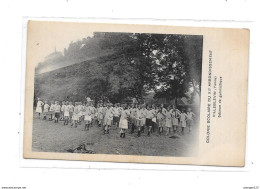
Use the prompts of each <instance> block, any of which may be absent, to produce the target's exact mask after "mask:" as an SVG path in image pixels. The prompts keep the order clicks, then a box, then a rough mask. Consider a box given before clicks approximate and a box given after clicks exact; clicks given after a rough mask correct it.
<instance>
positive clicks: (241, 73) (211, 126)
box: [24, 21, 249, 166]
mask: <svg viewBox="0 0 260 189" xmlns="http://www.w3.org/2000/svg"><path fill="white" fill-rule="evenodd" d="M27 31H28V34H27V60H26V90H25V91H26V97H25V122H24V158H38V159H57V160H84V161H109V162H132V163H163V164H195V165H219V166H244V163H245V141H246V140H245V139H246V138H245V136H246V108H247V82H248V79H247V78H248V76H247V74H248V53H249V30H247V29H224V28H199V27H175V26H151V25H120V24H95V23H65V22H43V21H29V22H28V30H27ZM94 32H101V33H106V32H116V33H133V34H138V33H141V34H143V33H146V34H151V36H153V34H165V35H168V34H169V35H170V34H174V35H179V36H181V35H187V36H193V35H194V36H203V46H202V72H201V83H200V85H201V87H200V88H201V91H200V109H199V117H197V119H196V120H197V122H196V123H197V124H195V125H196V132H197V135H196V136H195V138H196V139H195V140H192V142H194V144H192V143H188V144H187V145H188V146H187V145H186V143H185V141H186V140H190V139H189V138H190V137H189V136H193V135H194V134H193V133H194V132H195V131H194V132H193V131H192V133H191V134H189V133H185V134H184V135H173V136H175V139H173V140H174V141H173V140H172V141H169V142H168V138H169V137H170V136H171V135H169V136H165V134H163V135H162V136H161V135H160V136H157V135H158V134H157V133H156V134H155V132H154V133H152V134H151V135H152V136H151V137H150V138H152V137H157V138H158V140H160V139H161V140H165V143H163V144H158V145H154V144H153V145H149V144H150V143H149V142H147V141H149V140H152V139H153V138H152V139H150V138H149V137H147V136H146V134H145V136H144V134H143V136H141V137H139V138H138V137H137V138H136V137H132V136H133V135H131V137H132V138H131V140H133V144H134V145H132V144H128V143H126V142H122V140H124V141H127V140H130V139H129V138H130V135H129V136H128V133H127V136H126V138H122V140H121V138H119V136H118V138H116V139H115V140H117V141H118V142H116V143H117V144H118V145H116V149H120V145H122V146H121V148H122V150H123V149H124V148H126V149H128V151H129V153H125V152H124V153H123V152H122V153H121V152H120V151H119V152H117V151H116V150H115V148H112V149H111V153H110V152H109V153H102V152H104V151H105V150H103V151H102V149H103V148H109V147H110V144H109V143H110V142H109V141H112V140H114V138H112V139H111V137H110V136H113V135H112V134H113V133H118V135H119V131H120V130H119V129H118V130H112V129H111V131H110V135H105V137H106V136H108V137H107V141H108V142H107V143H106V142H105V143H102V144H101V143H99V142H95V143H94V144H92V142H90V143H89V145H90V146H91V145H93V146H94V147H93V149H98V150H96V151H95V150H94V151H95V153H93V154H92V153H69V152H68V151H65V150H60V151H59V150H48V149H47V148H46V147H45V143H43V141H45V140H43V139H40V138H41V137H42V138H47V140H49V141H50V140H51V142H50V143H48V145H53V146H55V145H56V147H60V148H63V146H62V145H63V143H60V140H59V138H62V137H63V136H62V134H61V135H59V133H61V132H63V131H64V132H66V131H65V130H64V129H65V128H64V129H62V128H60V129H61V130H57V134H56V135H53V133H52V135H51V136H52V137H51V138H48V136H49V134H51V133H48V132H53V130H52V129H53V126H50V127H51V128H50V130H51V131H48V128H49V125H51V124H53V122H52V121H50V122H48V121H47V122H44V123H43V122H41V121H43V120H38V118H37V114H36V113H35V109H34V99H35V86H36V85H35V81H36V80H35V78H36V77H43V76H39V75H40V74H52V73H55V74H59V69H60V68H57V70H58V71H56V72H55V69H52V70H51V71H49V70H48V71H45V72H44V73H35V71H36V67H37V66H38V63H39V62H40V61H41V59H39V57H40V56H43V55H44V56H45V55H46V56H47V55H48V54H50V52H44V51H45V50H44V49H46V51H49V49H48V48H54V46H52V45H53V44H55V45H57V46H59V45H60V46H61V47H60V48H62V47H63V48H66V47H67V46H66V44H64V45H63V44H62V42H64V40H65V39H67V38H70V39H74V40H76V41H77V40H80V39H82V38H83V36H86V37H88V36H90V37H92V34H93V33H94ZM83 34H84V35H83ZM152 39H153V38H152ZM55 40H57V42H56V43H53V41H55ZM61 44H62V45H61ZM41 45H45V46H44V48H40V47H39V46H41ZM81 47H84V45H83V46H81ZM101 52H104V53H105V51H101ZM156 52H157V51H154V54H156ZM55 53H56V46H55ZM94 53H95V52H94ZM64 56H65V52H64ZM101 59H102V57H101ZM91 60H92V59H91ZM91 60H90V61H91ZM81 62H84V61H79V62H78V63H81ZM75 64H76V63H75ZM69 66H71V65H68V67H69ZM65 69H66V68H65ZM53 70H54V72H52V71H53ZM62 73H63V72H62ZM37 74H38V76H36V75H37ZM49 76H51V75H49ZM37 81H38V80H37ZM39 81H42V82H43V80H39ZM53 82H54V83H55V82H56V81H53ZM66 82H68V81H67V80H66V78H64V83H66ZM49 85H50V88H52V87H51V86H54V85H52V83H51V82H50V83H49ZM71 85H73V83H72V84H71ZM37 86H41V83H37ZM55 86H56V87H57V85H55ZM43 90H45V89H43ZM46 90H49V88H48V89H46ZM53 90H58V89H57V88H53ZM72 93H73V92H72ZM73 94H74V93H73ZM40 97H41V98H42V99H43V101H44V99H45V98H47V97H46V95H45V96H44V95H43V96H40ZM48 98H51V97H49V96H48ZM48 100H60V101H62V100H61V99H48ZM177 107H178V104H177ZM36 111H37V110H36ZM121 117H122V115H121ZM44 121H45V120H44ZM34 123H37V124H38V123H39V125H41V126H39V127H38V126H37V128H36V127H35V125H34ZM42 124H43V125H44V124H45V125H48V127H45V126H42ZM59 124H60V125H61V123H59ZM62 124H63V122H62ZM56 125H57V124H56ZM60 125H59V127H61V126H60ZM83 125H84V124H83ZM57 126H58V125H57ZM147 126H148V128H149V125H147ZM112 127H113V126H112ZM180 127H181V126H180ZM35 128H36V129H35ZM34 129H35V130H34ZM57 129H59V128H57ZM66 129H67V128H66ZM91 129H92V128H90V131H91ZM94 129H97V127H95V126H94V127H93V129H92V132H94ZM185 129H186V128H185ZM39 130H41V132H40V133H39V132H38V131H39ZM74 131H75V132H78V130H77V131H76V130H71V131H68V132H71V133H75V132H74ZM145 131H146V130H145ZM147 131H148V132H149V130H148V129H147ZM120 132H121V131H120ZM123 132H124V131H123ZM156 132H157V131H156ZM82 133H83V135H84V131H82ZM111 133H112V134H111ZM65 134H67V133H65ZM65 134H64V135H65ZM95 134H96V133H95ZM134 134H135V133H134ZM80 135H82V134H81V133H80ZM90 135H91V134H87V133H86V140H84V141H82V140H81V141H77V142H76V143H78V144H81V143H82V142H83V143H84V142H85V145H87V147H86V148H87V150H88V137H90V138H91V136H90ZM93 135H94V134H93ZM71 137H75V140H77V139H78V136H74V134H72V135H71ZM100 137H103V135H102V129H101V128H100ZM109 137H110V138H109ZM120 137H121V136H120ZM160 137H161V138H160ZM165 137H167V139H166V138H165ZM96 138H99V136H97V137H96ZM157 138H154V140H157ZM173 138H174V137H173ZM176 138H177V139H176ZM139 139H140V140H143V141H145V142H147V144H146V143H145V145H146V146H144V148H141V147H140V148H138V149H144V150H141V151H140V152H136V149H137V147H136V146H135V144H140V143H142V141H139V142H138V140H139ZM75 140H74V141H75ZM102 140H103V139H102ZM104 140H106V139H104ZM169 140H170V139H169ZM93 141H96V140H94V139H93ZM112 142H113V141H112ZM112 142H111V145H112ZM182 142H183V143H185V145H184V146H183V148H187V151H189V153H182V152H180V151H181V150H182V149H181V148H182V146H181V144H182ZM46 143H47V142H46ZM175 143H176V144H178V145H180V146H178V145H177V147H176V148H177V150H176V151H177V152H176V154H180V155H176V156H175V155H167V154H172V153H170V152H169V153H166V154H160V153H159V152H158V150H157V151H156V150H154V151H153V150H152V149H154V148H155V149H160V148H164V147H165V146H167V145H174V144H175ZM36 144H37V145H36ZM113 144H114V143H113ZM119 144H120V145H119ZM46 145H47V144H46ZM95 145H97V146H98V145H100V146H101V147H100V146H98V147H96V148H95ZM102 145H103V146H102ZM124 145H125V146H124ZM129 145H131V146H129ZM160 145H161V146H160ZM33 146H34V148H33ZM75 147H77V145H75V144H73V145H72V146H71V148H73V149H74V148H75ZM65 148H66V147H64V149H65ZM67 148H68V147H67ZM165 148H166V147H165ZM178 148H180V150H179V149H178ZM50 149H51V148H50ZM53 149H55V148H53ZM91 149H92V148H91ZM132 149H133V151H131V150H132ZM149 149H151V150H149ZM167 149H168V148H167ZM145 150H146V151H145ZM99 151H100V152H101V153H99ZM143 151H145V152H143ZM158 154H160V155H158ZM173 154H174V153H173ZM182 154H185V155H182Z"/></svg>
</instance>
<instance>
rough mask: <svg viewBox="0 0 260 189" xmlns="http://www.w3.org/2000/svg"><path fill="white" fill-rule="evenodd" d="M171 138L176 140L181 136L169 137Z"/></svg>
mask: <svg viewBox="0 0 260 189" xmlns="http://www.w3.org/2000/svg"><path fill="white" fill-rule="evenodd" d="M169 138H173V139H175V138H180V137H179V136H174V135H173V136H171V137H169Z"/></svg>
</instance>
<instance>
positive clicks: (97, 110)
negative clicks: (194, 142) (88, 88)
mask: <svg viewBox="0 0 260 189" xmlns="http://www.w3.org/2000/svg"><path fill="white" fill-rule="evenodd" d="M73 104H74V105H73ZM36 112H37V113H38V116H39V118H41V117H42V115H43V119H44V120H50V121H51V120H54V122H55V123H58V121H59V120H63V121H64V123H63V124H64V125H68V124H69V123H70V124H71V127H73V126H74V127H77V125H80V124H81V123H85V127H84V129H83V130H84V131H88V130H89V127H90V126H94V125H97V126H99V127H102V128H103V134H109V130H110V128H111V126H113V125H115V127H116V128H120V137H122V138H125V135H126V130H127V129H129V130H130V133H131V134H133V133H134V132H135V130H136V129H137V136H138V137H140V136H141V133H144V132H145V128H146V130H147V135H148V136H150V135H151V133H153V132H154V131H155V127H158V132H159V134H160V135H161V134H162V133H163V132H164V129H166V135H168V134H169V133H170V132H171V131H173V132H176V131H177V128H178V127H179V128H181V134H184V128H185V127H188V128H189V132H191V131H192V127H193V122H194V119H195V114H194V113H193V112H192V111H191V108H187V111H185V109H184V108H183V109H182V111H179V110H178V109H177V108H175V106H173V105H168V106H167V107H165V105H163V104H161V105H160V106H156V105H154V104H153V105H141V104H130V105H127V104H119V103H116V104H114V105H113V104H111V103H106V104H102V103H98V104H97V107H94V105H93V102H91V101H90V102H75V103H72V102H68V101H63V102H62V104H61V105H60V103H59V101H55V102H51V104H50V105H49V104H48V102H47V100H46V101H44V102H43V101H41V99H40V98H38V102H37V107H36ZM41 114H42V115H41Z"/></svg>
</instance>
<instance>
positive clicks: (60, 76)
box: [32, 32, 203, 156]
mask: <svg viewBox="0 0 260 189" xmlns="http://www.w3.org/2000/svg"><path fill="white" fill-rule="evenodd" d="M70 40H71V42H70V43H69V44H68V45H67V46H63V47H62V48H60V49H57V47H56V46H57V45H59V44H58V42H59V41H58V40H57V41H55V40H54V41H52V43H53V46H52V48H53V52H51V53H50V54H47V55H46V54H42V56H43V57H44V59H43V61H41V62H39V63H38V64H37V66H36V67H35V76H34V107H33V108H34V117H33V133H32V134H33V136H32V139H33V143H32V150H33V151H42V152H65V153H66V152H67V153H97V154H121V155H147V156H195V155H196V153H195V152H194V151H192V150H191V149H194V148H195V147H196V145H197V144H198V131H199V116H200V88H201V71H202V46H203V36H201V35H177V34H151V33H122V32H120V33H117V32H93V33H92V34H91V35H88V34H86V36H85V37H84V38H76V39H70ZM40 45H41V44H39V46H40ZM50 48H51V47H50ZM196 149H197V147H196ZM191 152H193V153H191Z"/></svg>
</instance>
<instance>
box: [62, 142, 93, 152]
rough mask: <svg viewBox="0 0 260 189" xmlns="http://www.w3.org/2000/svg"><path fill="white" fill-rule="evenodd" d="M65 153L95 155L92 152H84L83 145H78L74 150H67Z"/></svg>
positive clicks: (84, 147)
mask: <svg viewBox="0 0 260 189" xmlns="http://www.w3.org/2000/svg"><path fill="white" fill-rule="evenodd" d="M66 151H67V152H70V153H83V154H94V153H95V152H94V151H92V150H86V145H85V144H80V145H79V146H78V147H76V148H75V149H68V150H66Z"/></svg>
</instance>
